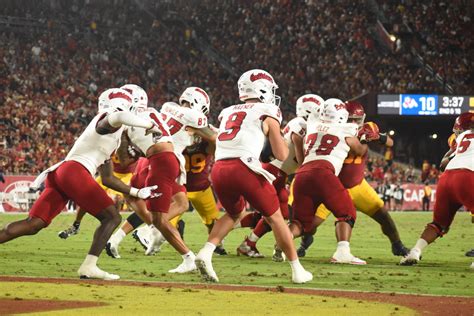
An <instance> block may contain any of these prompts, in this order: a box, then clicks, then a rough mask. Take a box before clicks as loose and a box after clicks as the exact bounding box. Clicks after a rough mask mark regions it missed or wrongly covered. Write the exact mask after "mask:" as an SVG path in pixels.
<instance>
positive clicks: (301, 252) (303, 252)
mask: <svg viewBox="0 0 474 316" xmlns="http://www.w3.org/2000/svg"><path fill="white" fill-rule="evenodd" d="M296 254H297V255H298V257H299V258H303V257H304V256H306V249H305V248H304V247H303V246H300V247H299V248H298V250H296Z"/></svg>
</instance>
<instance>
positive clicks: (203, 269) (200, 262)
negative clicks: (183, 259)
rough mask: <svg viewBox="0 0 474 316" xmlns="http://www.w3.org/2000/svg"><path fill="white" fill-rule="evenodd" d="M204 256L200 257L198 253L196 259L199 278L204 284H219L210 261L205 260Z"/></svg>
mask: <svg viewBox="0 0 474 316" xmlns="http://www.w3.org/2000/svg"><path fill="white" fill-rule="evenodd" d="M203 257H204V256H201V255H200V253H199V254H198V255H197V257H196V266H197V268H198V269H199V273H200V274H201V277H202V279H203V280H204V281H206V282H216V283H217V282H219V278H218V277H217V274H216V272H215V271H214V268H213V267H212V261H211V259H210V258H209V259H205V258H203Z"/></svg>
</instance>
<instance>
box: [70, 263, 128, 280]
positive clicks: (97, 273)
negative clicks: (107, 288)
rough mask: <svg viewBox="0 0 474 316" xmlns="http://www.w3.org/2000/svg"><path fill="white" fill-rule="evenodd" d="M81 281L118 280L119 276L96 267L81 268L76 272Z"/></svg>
mask: <svg viewBox="0 0 474 316" xmlns="http://www.w3.org/2000/svg"><path fill="white" fill-rule="evenodd" d="M77 274H78V275H79V277H80V278H81V279H100V280H106V281H109V280H118V279H120V276H118V275H116V274H112V273H108V272H105V271H103V270H101V269H99V267H97V266H82V265H81V267H80V268H79V270H77Z"/></svg>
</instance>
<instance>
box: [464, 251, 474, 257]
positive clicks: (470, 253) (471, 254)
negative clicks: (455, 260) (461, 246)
mask: <svg viewBox="0 0 474 316" xmlns="http://www.w3.org/2000/svg"><path fill="white" fill-rule="evenodd" d="M466 257H474V249H471V250H469V251H468V252H466Z"/></svg>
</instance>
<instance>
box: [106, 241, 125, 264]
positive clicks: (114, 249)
mask: <svg viewBox="0 0 474 316" xmlns="http://www.w3.org/2000/svg"><path fill="white" fill-rule="evenodd" d="M118 246H119V244H118V243H116V242H114V239H113V238H110V239H109V241H108V242H107V244H106V245H105V252H106V253H107V254H108V255H109V256H110V257H112V258H114V259H120V258H121V257H120V254H119V252H118Z"/></svg>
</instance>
